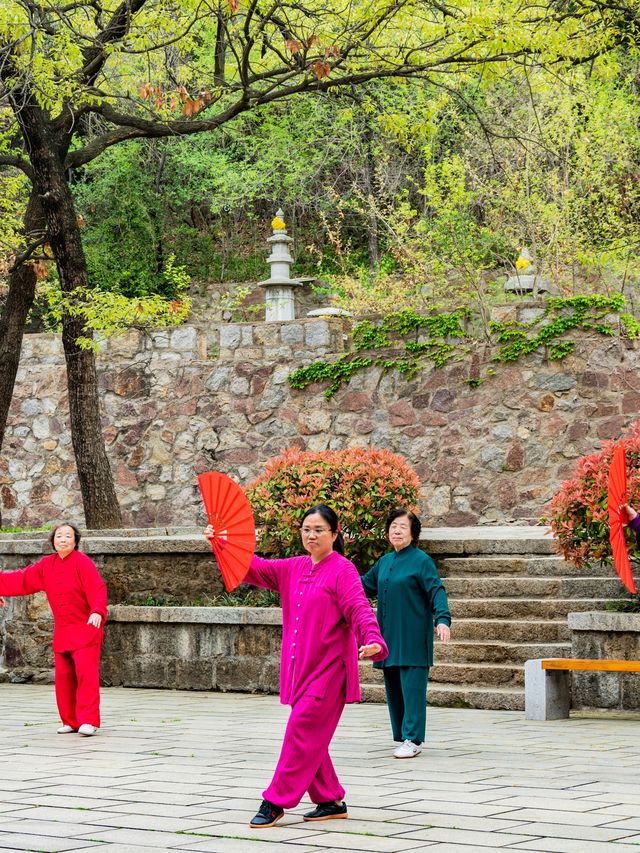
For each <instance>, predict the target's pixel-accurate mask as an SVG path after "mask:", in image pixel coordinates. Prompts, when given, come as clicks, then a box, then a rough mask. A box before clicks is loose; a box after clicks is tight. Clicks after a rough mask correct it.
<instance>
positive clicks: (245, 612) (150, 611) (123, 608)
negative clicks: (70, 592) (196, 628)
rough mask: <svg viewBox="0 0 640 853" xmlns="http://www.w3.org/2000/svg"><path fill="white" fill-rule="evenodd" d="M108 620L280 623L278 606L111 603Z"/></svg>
mask: <svg viewBox="0 0 640 853" xmlns="http://www.w3.org/2000/svg"><path fill="white" fill-rule="evenodd" d="M108 621H109V622H173V623H176V622H178V623H183V624H187V625H195V624H206V625H282V609H281V608H280V607H148V606H144V605H135V604H114V605H112V606H111V607H109V610H108Z"/></svg>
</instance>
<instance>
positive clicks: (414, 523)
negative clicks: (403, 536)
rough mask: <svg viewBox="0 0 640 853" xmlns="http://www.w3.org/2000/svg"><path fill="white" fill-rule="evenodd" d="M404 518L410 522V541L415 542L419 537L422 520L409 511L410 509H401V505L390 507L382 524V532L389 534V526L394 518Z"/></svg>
mask: <svg viewBox="0 0 640 853" xmlns="http://www.w3.org/2000/svg"><path fill="white" fill-rule="evenodd" d="M405 516H406V518H408V519H409V521H410V522H411V541H412V542H413V543H414V545H415V544H416V542H418V540H419V539H420V531H421V530H422V522H421V521H420V519H419V518H418V516H417V515H416V514H415V513H413V512H411V510H410V509H403V508H402V507H396V508H395V509H392V510H391V512H390V513H389V515H388V516H387V520H386V522H385V525H384V532H385V533H386V534H387V536H388V535H389V528H390V527H391V525H392V524H393V522H394V521H395V520H396V518H404V517H405Z"/></svg>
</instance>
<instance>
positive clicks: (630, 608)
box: [604, 593, 640, 613]
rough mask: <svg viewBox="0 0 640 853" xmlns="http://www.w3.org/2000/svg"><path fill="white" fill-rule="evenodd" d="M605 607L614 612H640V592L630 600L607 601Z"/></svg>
mask: <svg viewBox="0 0 640 853" xmlns="http://www.w3.org/2000/svg"><path fill="white" fill-rule="evenodd" d="M604 609H605V610H609V611H613V612H614V613H640V593H639V594H636V595H632V596H631V598H630V599H629V600H628V601H605V603H604Z"/></svg>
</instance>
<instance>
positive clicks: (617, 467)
mask: <svg viewBox="0 0 640 853" xmlns="http://www.w3.org/2000/svg"><path fill="white" fill-rule="evenodd" d="M627 500H628V498H627V461H626V457H625V452H624V445H622V444H619V445H618V446H617V447H616V449H615V452H614V454H613V459H612V460H611V466H610V467H609V491H608V495H607V508H608V510H609V541H610V542H611V550H612V552H613V564H614V566H615V569H616V572H617V573H618V574H619V575H620V580H621V581H622V583H623V584H624V585H625V586H626V588H627V589H628V590H629V592H630V593H632V594H633V595H635V592H636V585H635V583H634V582H633V575H632V574H631V564H630V562H629V554H628V553H627V543H626V542H625V538H624V527H625V524H626V523H627V514H626V512H625V510H624V509H623V506H624V505H625V504H626V503H627Z"/></svg>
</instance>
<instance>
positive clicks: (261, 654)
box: [101, 605, 282, 693]
mask: <svg viewBox="0 0 640 853" xmlns="http://www.w3.org/2000/svg"><path fill="white" fill-rule="evenodd" d="M281 628H282V611H281V610H280V608H279V607H131V606H129V607H126V606H122V605H117V606H115V607H110V608H109V621H108V623H107V630H106V631H105V642H104V646H103V650H102V666H101V677H102V681H103V683H104V684H107V685H114V686H123V687H162V688H174V689H178V690H222V691H242V692H244V693H256V692H264V693H277V692H278V690H279V685H278V676H279V671H280V643H281Z"/></svg>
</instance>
